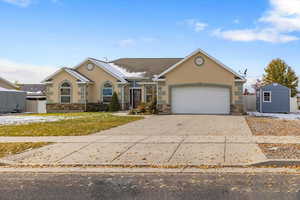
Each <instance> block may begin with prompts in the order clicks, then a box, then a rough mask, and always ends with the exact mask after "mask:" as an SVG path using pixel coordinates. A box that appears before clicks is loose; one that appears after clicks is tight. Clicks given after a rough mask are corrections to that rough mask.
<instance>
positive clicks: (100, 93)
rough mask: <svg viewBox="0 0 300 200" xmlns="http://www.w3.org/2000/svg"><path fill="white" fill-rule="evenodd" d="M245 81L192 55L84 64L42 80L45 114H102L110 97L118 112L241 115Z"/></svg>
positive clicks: (205, 56)
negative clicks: (143, 106) (145, 106)
mask: <svg viewBox="0 0 300 200" xmlns="http://www.w3.org/2000/svg"><path fill="white" fill-rule="evenodd" d="M245 81H246V80H245V79H244V77H243V76H241V75H240V74H238V73H236V72H235V71H233V70H232V69H230V68H229V67H227V66H226V65H224V64H223V63H221V62H220V61H218V60H217V59H216V58H214V57H212V56H210V55H208V54H207V53H206V52H204V51H203V50H201V49H198V50H196V51H194V52H193V53H191V54H190V55H188V56H186V57H185V58H120V59H117V60H113V61H110V62H106V61H101V60H97V59H94V58H87V59H86V60H84V61H83V62H81V63H80V64H78V65H77V66H75V67H73V68H66V67H64V68H61V69H60V70H58V71H57V72H55V73H54V74H52V75H50V76H49V77H47V78H46V79H45V80H44V81H43V83H44V84H45V85H46V96H47V111H48V112H66V111H68V112H69V111H70V112H71V111H90V110H102V109H105V106H107V104H109V103H110V101H111V99H112V95H113V92H116V93H117V94H118V97H119V101H120V104H121V106H122V109H123V110H127V109H131V108H136V107H137V106H138V105H139V104H140V103H141V102H145V103H148V102H151V101H153V100H157V107H158V110H159V112H160V113H163V114H230V113H242V112H243V99H242V97H243V84H244V83H245Z"/></svg>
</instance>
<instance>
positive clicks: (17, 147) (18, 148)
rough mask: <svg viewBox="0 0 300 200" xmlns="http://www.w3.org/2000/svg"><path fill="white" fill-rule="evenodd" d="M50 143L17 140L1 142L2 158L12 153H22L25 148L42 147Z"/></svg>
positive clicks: (0, 151)
mask: <svg viewBox="0 0 300 200" xmlns="http://www.w3.org/2000/svg"><path fill="white" fill-rule="evenodd" d="M48 144H50V143H46V142H34V143H32V142H17V143H0V158H1V157H5V156H9V155H12V154H17V153H21V152H23V151H25V150H29V149H35V148H40V147H43V146H45V145H48Z"/></svg>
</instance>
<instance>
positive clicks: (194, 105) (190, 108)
mask: <svg viewBox="0 0 300 200" xmlns="http://www.w3.org/2000/svg"><path fill="white" fill-rule="evenodd" d="M171 98H172V99H171V106H172V113H174V114H229V113H230V90H229V89H228V88H221V87H175V88H172V90H171Z"/></svg>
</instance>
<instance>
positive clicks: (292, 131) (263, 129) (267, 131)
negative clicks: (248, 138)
mask: <svg viewBox="0 0 300 200" xmlns="http://www.w3.org/2000/svg"><path fill="white" fill-rule="evenodd" d="M246 120H247V123H248V125H249V127H250V129H251V131H252V133H253V135H256V136H300V120H283V119H274V118H265V117H247V118H246Z"/></svg>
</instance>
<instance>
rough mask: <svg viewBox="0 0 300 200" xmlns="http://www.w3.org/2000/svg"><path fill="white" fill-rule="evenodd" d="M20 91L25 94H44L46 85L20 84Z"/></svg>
mask: <svg viewBox="0 0 300 200" xmlns="http://www.w3.org/2000/svg"><path fill="white" fill-rule="evenodd" d="M18 85H19V86H20V90H22V91H25V92H43V91H45V89H46V86H45V84H18Z"/></svg>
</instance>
